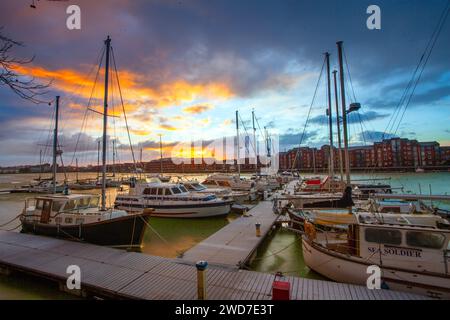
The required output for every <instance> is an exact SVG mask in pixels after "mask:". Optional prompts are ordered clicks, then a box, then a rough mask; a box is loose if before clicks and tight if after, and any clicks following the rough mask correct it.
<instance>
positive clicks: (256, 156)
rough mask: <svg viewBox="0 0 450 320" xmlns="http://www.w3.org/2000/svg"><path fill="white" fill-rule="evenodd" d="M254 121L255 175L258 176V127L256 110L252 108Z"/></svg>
mask: <svg viewBox="0 0 450 320" xmlns="http://www.w3.org/2000/svg"><path fill="white" fill-rule="evenodd" d="M252 121H253V150H254V151H255V175H256V176H258V151H257V147H256V127H255V110H254V109H253V110H252Z"/></svg>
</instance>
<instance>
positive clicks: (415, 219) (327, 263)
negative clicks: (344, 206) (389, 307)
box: [302, 212, 450, 299]
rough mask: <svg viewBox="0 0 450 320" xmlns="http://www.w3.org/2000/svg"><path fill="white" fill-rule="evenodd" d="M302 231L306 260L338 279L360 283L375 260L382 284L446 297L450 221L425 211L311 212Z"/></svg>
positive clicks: (448, 293)
mask: <svg viewBox="0 0 450 320" xmlns="http://www.w3.org/2000/svg"><path fill="white" fill-rule="evenodd" d="M312 214H313V215H314V219H313V220H309V219H307V220H306V221H305V224H304V229H305V234H304V235H303V236H302V249H303V257H304V260H305V263H306V265H307V266H308V267H309V268H311V269H313V270H314V271H316V272H318V273H320V274H321V275H323V276H325V277H327V278H330V279H332V280H335V281H338V282H345V283H353V284H359V285H366V282H367V279H368V273H367V272H368V267H369V266H374V265H375V266H378V267H379V268H380V270H381V283H382V286H383V287H385V288H391V289H394V290H400V291H410V292H414V293H418V294H423V295H429V296H432V297H438V298H444V299H449V298H450V270H449V263H450V254H449V253H450V244H449V240H450V224H449V222H448V221H447V220H445V219H443V218H441V217H439V216H437V215H430V214H419V215H417V214H398V213H368V212H361V213H353V214H341V215H336V214H335V215H329V214H328V215H325V214H323V213H320V212H315V213H312Z"/></svg>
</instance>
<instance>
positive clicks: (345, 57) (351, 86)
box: [342, 49, 357, 102]
mask: <svg viewBox="0 0 450 320" xmlns="http://www.w3.org/2000/svg"><path fill="white" fill-rule="evenodd" d="M342 51H343V53H344V61H345V66H346V67H347V74H348V80H349V82H350V88H352V93H353V99H354V100H353V101H354V102H356V101H357V100H356V94H355V88H354V87H353V80H352V76H351V73H350V67H349V66H348V62H347V54H346V53H345V49H344V50H342ZM350 101H351V100H350Z"/></svg>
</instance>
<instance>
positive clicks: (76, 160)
mask: <svg viewBox="0 0 450 320" xmlns="http://www.w3.org/2000/svg"><path fill="white" fill-rule="evenodd" d="M75 166H76V168H77V170H76V171H75V172H76V179H77V183H78V158H76V159H75Z"/></svg>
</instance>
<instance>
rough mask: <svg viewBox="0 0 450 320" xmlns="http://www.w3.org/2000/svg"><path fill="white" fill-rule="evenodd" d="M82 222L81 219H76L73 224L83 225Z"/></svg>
mask: <svg viewBox="0 0 450 320" xmlns="http://www.w3.org/2000/svg"><path fill="white" fill-rule="evenodd" d="M83 222H84V219H83V218H77V219H76V220H75V224H83Z"/></svg>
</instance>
